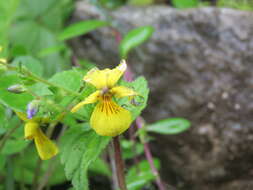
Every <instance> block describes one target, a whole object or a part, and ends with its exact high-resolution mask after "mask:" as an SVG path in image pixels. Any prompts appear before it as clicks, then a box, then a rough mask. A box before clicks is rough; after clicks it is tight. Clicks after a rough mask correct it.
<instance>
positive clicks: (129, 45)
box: [119, 26, 154, 59]
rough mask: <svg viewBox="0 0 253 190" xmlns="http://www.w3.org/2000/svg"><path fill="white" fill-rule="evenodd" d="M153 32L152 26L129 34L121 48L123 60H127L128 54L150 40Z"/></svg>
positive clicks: (134, 30) (140, 28)
mask: <svg viewBox="0 0 253 190" xmlns="http://www.w3.org/2000/svg"><path fill="white" fill-rule="evenodd" d="M153 32H154V28H153V27H152V26H142V27H139V28H135V29H133V30H131V31H130V32H128V33H127V34H126V36H125V37H124V38H123V40H122V41H121V43H120V46H119V51H120V56H121V58H123V59H126V58H127V55H128V52H129V51H130V50H131V49H133V48H135V47H137V46H139V45H141V44H142V43H143V42H145V41H146V40H148V39H149V38H150V37H151V35H152V34H153Z"/></svg>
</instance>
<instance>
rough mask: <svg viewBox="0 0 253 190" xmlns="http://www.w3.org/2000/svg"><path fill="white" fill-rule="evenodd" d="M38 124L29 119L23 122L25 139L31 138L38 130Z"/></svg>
mask: <svg viewBox="0 0 253 190" xmlns="http://www.w3.org/2000/svg"><path fill="white" fill-rule="evenodd" d="M38 129H39V124H38V123H36V122H33V121H29V122H27V123H26V124H25V139H29V140H32V139H33V138H34V137H35V136H36V135H37V132H38Z"/></svg>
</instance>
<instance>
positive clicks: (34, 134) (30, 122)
mask: <svg viewBox="0 0 253 190" xmlns="http://www.w3.org/2000/svg"><path fill="white" fill-rule="evenodd" d="M16 114H17V115H18V117H19V118H20V119H21V120H23V121H24V122H25V130H24V131H25V132H24V133H25V139H28V140H34V142H35V145H36V148H37V151H38V154H39V156H40V158H41V159H42V160H48V159H50V158H52V157H53V156H55V155H56V154H57V153H58V152H59V150H58V148H57V146H56V145H55V144H54V143H53V142H52V141H51V140H50V139H49V138H48V137H47V136H46V135H45V134H44V133H43V132H42V130H41V129H40V126H39V123H40V121H41V119H38V118H37V119H36V118H33V119H28V118H27V117H26V115H25V114H24V113H21V112H16ZM45 120H46V119H45ZM44 122H47V121H44Z"/></svg>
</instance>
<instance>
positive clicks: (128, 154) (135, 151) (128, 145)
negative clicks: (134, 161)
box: [121, 140, 144, 159]
mask: <svg viewBox="0 0 253 190" xmlns="http://www.w3.org/2000/svg"><path fill="white" fill-rule="evenodd" d="M121 145H122V150H123V151H122V155H123V158H124V159H130V158H133V157H134V156H137V155H140V154H142V153H143V152H144V147H143V144H141V143H138V142H135V144H134V142H133V141H128V140H121Z"/></svg>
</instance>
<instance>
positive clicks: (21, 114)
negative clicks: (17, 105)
mask: <svg viewBox="0 0 253 190" xmlns="http://www.w3.org/2000/svg"><path fill="white" fill-rule="evenodd" d="M15 113H16V114H17V116H18V117H19V119H21V120H23V121H29V119H28V118H27V117H26V114H25V113H22V112H18V111H15Z"/></svg>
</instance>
